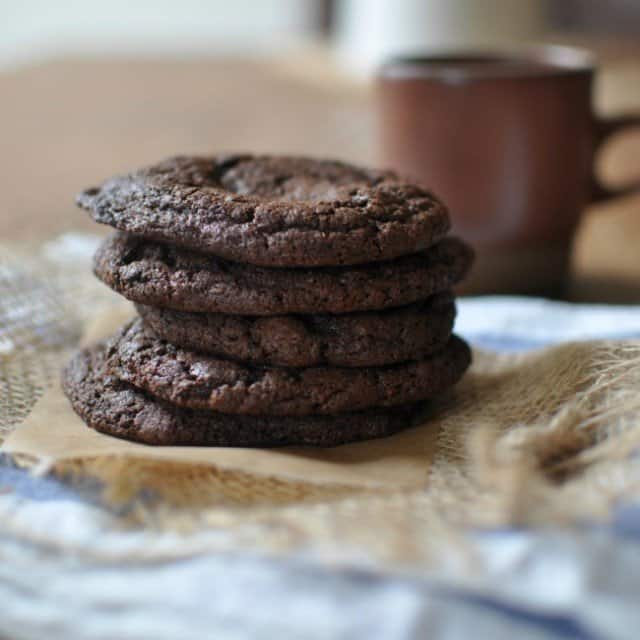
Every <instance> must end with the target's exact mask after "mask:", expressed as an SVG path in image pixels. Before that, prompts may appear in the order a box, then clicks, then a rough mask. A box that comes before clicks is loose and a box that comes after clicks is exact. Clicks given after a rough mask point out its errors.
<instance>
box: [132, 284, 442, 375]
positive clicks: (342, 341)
mask: <svg viewBox="0 0 640 640" xmlns="http://www.w3.org/2000/svg"><path fill="white" fill-rule="evenodd" d="M136 308H137V310H138V313H139V314H140V316H141V317H142V319H143V321H144V324H145V325H146V326H147V327H149V328H150V329H152V330H153V333H155V334H156V335H157V336H158V337H160V338H163V339H164V340H167V341H168V342H171V343H173V344H175V345H178V346H180V347H183V348H184V349H191V350H194V351H200V352H203V353H209V354H211V355H215V356H221V357H223V358H227V359H231V360H240V361H243V362H247V363H250V364H261V365H265V364H266V365H276V366H283V367H314V366H320V365H330V366H334V367H336V366H337V367H375V366H381V365H385V364H394V363H398V362H405V361H407V360H422V359H423V358H425V357H426V356H428V355H429V354H431V353H433V352H434V351H436V350H437V349H440V348H441V347H442V346H444V344H445V343H446V342H447V340H448V339H449V336H450V335H451V329H452V328H453V321H454V318H455V303H454V301H453V296H452V295H451V293H450V292H447V293H441V294H437V295H435V296H433V297H431V298H429V299H428V300H424V301H421V302H416V303H415V304H412V305H409V306H406V307H399V308H395V309H387V310H386V311H364V312H361V313H348V314H343V315H305V316H294V315H289V316H270V317H260V316H255V317H254V316H237V315H227V314H224V313H188V312H185V311H172V310H171V309H160V308H158V307H149V306H146V305H141V304H138V305H136Z"/></svg>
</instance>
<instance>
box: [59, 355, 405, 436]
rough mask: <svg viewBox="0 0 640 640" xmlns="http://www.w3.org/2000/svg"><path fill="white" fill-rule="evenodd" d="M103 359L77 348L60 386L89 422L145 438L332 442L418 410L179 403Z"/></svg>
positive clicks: (396, 424) (399, 423) (387, 426)
mask: <svg viewBox="0 0 640 640" xmlns="http://www.w3.org/2000/svg"><path fill="white" fill-rule="evenodd" d="M104 360H105V348H104V346H103V345H97V346H94V347H92V348H90V349H84V350H82V351H80V352H79V353H78V354H76V355H75V356H74V358H73V359H72V360H71V362H70V363H69V364H68V365H67V367H66V368H65V370H64V372H63V375H62V387H63V390H64V392H65V394H66V396H67V397H68V398H69V400H70V402H71V405H72V407H73V409H74V411H75V412H76V413H77V414H78V415H79V416H80V417H81V418H82V419H83V420H84V421H85V423H86V424H87V425H88V426H89V427H91V428H93V429H95V430H96V431H100V432H102V433H106V434H108V435H111V436H115V437H117V438H124V439H126V440H132V441H135V442H141V443H144V444H153V445H190V446H225V447H279V446H284V445H311V446H322V447H330V446H336V445H339V444H345V443H347V442H354V441H358V440H368V439H371V438H381V437H384V436H388V435H391V434H393V433H396V432H397V431H400V430H401V429H403V428H405V427H409V426H411V423H412V419H413V417H414V416H415V415H416V406H411V407H395V408H393V409H385V410H375V411H362V412H357V413H343V414H339V415H333V416H305V417H300V418H287V417H261V416H236V415H225V414H220V413H215V412H212V411H206V410H198V409H179V408H178V407H175V406H173V405H171V404H169V403H167V402H164V401H160V400H156V399H153V398H151V397H150V396H148V395H146V394H145V393H143V392H141V391H139V390H137V389H135V388H134V387H132V386H130V385H128V384H125V383H123V382H121V381H120V380H118V379H117V378H115V377H113V376H110V375H108V374H107V373H106V371H105V366H104Z"/></svg>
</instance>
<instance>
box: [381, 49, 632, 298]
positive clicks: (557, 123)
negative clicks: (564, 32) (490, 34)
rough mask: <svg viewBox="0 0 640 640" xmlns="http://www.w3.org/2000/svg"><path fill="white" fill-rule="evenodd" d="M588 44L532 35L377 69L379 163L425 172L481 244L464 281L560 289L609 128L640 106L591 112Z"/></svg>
mask: <svg viewBox="0 0 640 640" xmlns="http://www.w3.org/2000/svg"><path fill="white" fill-rule="evenodd" d="M594 70H595V67H594V63H593V59H592V57H591V55H590V54H589V53H587V52H585V51H581V50H578V49H573V48H567V47H551V46H545V47H536V48H533V49H527V50H525V51H524V52H521V53H508V54H501V53H495V54H494V53H490V54H479V53H470V54H469V53H467V54H455V55H443V56H434V57H407V58H397V59H393V60H390V61H389V62H388V63H386V64H385V65H383V67H382V68H381V69H380V72H379V75H378V83H377V85H378V86H377V89H378V102H379V107H380V111H381V113H380V128H381V145H382V148H381V156H382V157H381V158H380V160H381V163H382V164H383V165H386V166H390V167H392V168H395V169H397V170H398V171H399V172H401V173H403V174H405V175H407V176H410V177H412V178H414V179H417V180H419V181H421V182H423V183H424V184H425V185H427V186H428V187H430V188H431V189H433V191H434V192H435V193H436V194H438V195H439V196H441V197H442V199H443V200H444V201H445V202H446V203H447V205H448V206H449V208H450V210H451V216H452V220H453V229H454V232H455V233H456V234H458V235H460V236H462V237H463V238H465V239H466V240H467V241H468V242H469V243H471V244H472V245H473V246H474V247H475V248H476V251H477V253H478V258H477V262H476V265H475V267H474V270H473V273H472V275H471V278H470V279H469V282H468V283H467V284H466V286H465V291H466V292H473V293H480V292H481V293H491V292H499V293H507V292H509V293H537V294H546V295H558V294H561V293H562V290H563V287H564V282H565V279H566V275H567V270H568V262H569V252H570V245H571V240H572V237H573V234H574V231H575V229H576V226H577V224H578V222H579V220H580V215H581V213H582V211H583V209H584V208H585V206H586V205H588V204H589V203H591V202H595V201H599V200H603V199H606V198H609V197H611V196H614V195H620V191H617V192H615V193H613V192H612V191H610V190H608V189H607V188H605V187H604V186H603V185H602V184H600V183H599V182H598V181H597V179H596V178H595V174H594V168H593V167H594V157H595V154H596V151H597V150H598V148H599V147H600V146H601V145H602V143H603V142H604V141H605V139H606V138H607V137H608V136H609V135H611V134H612V133H615V132H616V131H618V130H619V129H621V128H622V127H626V126H630V125H634V124H640V119H638V118H628V117H625V118H618V119H614V120H605V121H603V120H601V119H599V118H598V117H596V116H595V115H594V113H593V109H592V102H591V91H592V83H593V76H594Z"/></svg>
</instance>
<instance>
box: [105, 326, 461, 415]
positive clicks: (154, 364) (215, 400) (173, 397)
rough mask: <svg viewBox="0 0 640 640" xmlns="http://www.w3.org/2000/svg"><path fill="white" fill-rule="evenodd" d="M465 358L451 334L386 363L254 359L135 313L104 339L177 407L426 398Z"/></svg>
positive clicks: (242, 410)
mask: <svg viewBox="0 0 640 640" xmlns="http://www.w3.org/2000/svg"><path fill="white" fill-rule="evenodd" d="M470 361H471V354H470V351H469V348H468V346H467V345H466V343H465V342H463V341H462V340H460V338H458V337H456V336H453V337H452V338H451V339H450V340H449V341H448V343H447V344H446V345H445V346H444V347H443V348H442V349H441V350H440V351H438V352H437V353H436V354H434V355H432V356H430V357H429V358H426V359H424V360H418V361H412V362H407V363H403V364H398V365H391V366H386V367H360V368H343V367H310V368H303V369H298V368H290V367H257V366H250V365H245V364H240V363H237V362H231V361H229V360H222V359H219V358H215V357H211V356H207V355H205V354H202V353H197V352H194V351H186V350H184V349H180V348H178V347H176V346H175V345H173V344H171V343H169V342H167V341H166V340H161V339H159V338H157V337H156V336H154V335H153V333H151V332H150V331H149V330H148V329H145V328H144V326H143V325H142V322H141V321H140V320H135V321H133V322H132V323H130V324H129V325H127V326H125V327H124V328H123V329H122V330H121V331H120V333H119V334H118V335H116V337H115V338H114V339H113V340H112V341H111V342H110V343H109V346H108V348H107V363H106V368H107V369H108V370H109V371H110V372H112V373H113V374H114V375H115V376H116V377H117V378H118V379H120V380H122V381H124V382H127V383H129V384H132V385H133V386H135V387H137V388H140V389H142V390H144V391H145V392H147V393H149V394H151V395H152V396H154V397H157V398H161V399H163V400H166V401H167V402H170V403H171V404H174V405H177V406H181V407H188V408H192V409H211V410H214V411H219V412H222V413H230V414H243V415H271V416H307V415H311V414H321V415H327V414H337V413H343V412H345V411H362V410H365V409H370V408H372V407H392V406H396V405H406V404H415V403H417V402H421V401H423V400H427V399H429V398H431V397H433V396H436V395H438V394H439V393H441V392H443V391H445V390H446V389H448V388H449V387H451V386H453V385H454V384H455V383H456V382H457V381H458V380H459V379H460V378H461V377H462V374H463V373H464V372H465V371H466V369H467V368H468V366H469V364H470Z"/></svg>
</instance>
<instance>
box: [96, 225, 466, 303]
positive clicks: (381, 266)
mask: <svg viewBox="0 0 640 640" xmlns="http://www.w3.org/2000/svg"><path fill="white" fill-rule="evenodd" d="M472 260H473V254H472V251H471V249H469V248H468V247H467V246H466V245H465V244H464V243H463V242H461V241H460V240H457V239H455V238H446V239H444V240H442V241H441V242H440V243H438V244H437V245H435V246H433V247H431V248H430V249H428V250H426V251H423V252H420V253H416V254H413V255H410V256H403V257H401V258H397V259H396V260H393V261H391V262H376V263H372V264H367V265H358V266H352V267H319V268H316V269H269V268H265V267H256V266H253V265H246V264H240V263H237V262H227V261H225V260H222V259H220V258H215V257H212V256H208V255H205V254H202V253H195V252H193V251H189V250H186V249H178V248H176V247H171V246H168V245H163V244H156V243H150V242H149V241H147V240H144V239H141V238H138V237H136V236H131V235H127V234H122V233H116V234H115V235H113V236H111V237H110V238H108V239H107V240H106V241H105V242H104V244H103V245H102V246H101V247H100V248H99V249H98V252H97V253H96V256H95V261H94V270H95V273H96V275H97V276H98V277H99V278H100V279H101V280H103V281H104V282H105V283H106V284H107V285H109V286H110V287H111V288H112V289H114V290H115V291H117V292H118V293H120V294H122V295H123V296H125V297H126V298H129V300H133V301H134V302H140V303H143V304H147V305H152V306H157V307H163V308H169V309H176V310H179V311H200V312H214V313H231V314H239V315H281V314H285V313H346V312H351V311H365V310H368V309H376V310H378V309H385V308H388V307H398V306H402V305H406V304H410V303H412V302H415V301H417V300H423V299H425V298H427V297H429V296H430V295H432V294H433V293H436V292H440V291H446V290H447V289H450V288H451V287H452V285H454V284H455V283H457V282H459V281H460V280H461V279H462V278H463V277H464V275H465V274H466V272H467V271H468V269H469V267H470V265H471V262H472Z"/></svg>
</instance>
